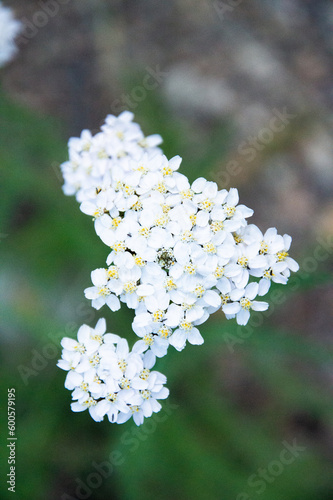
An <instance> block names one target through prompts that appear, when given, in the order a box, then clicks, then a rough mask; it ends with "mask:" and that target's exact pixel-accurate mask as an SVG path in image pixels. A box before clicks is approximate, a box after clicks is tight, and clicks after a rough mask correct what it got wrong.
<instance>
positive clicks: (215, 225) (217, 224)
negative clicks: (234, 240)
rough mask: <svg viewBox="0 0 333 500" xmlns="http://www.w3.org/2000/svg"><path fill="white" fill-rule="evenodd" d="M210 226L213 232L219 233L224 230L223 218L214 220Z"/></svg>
mask: <svg viewBox="0 0 333 500" xmlns="http://www.w3.org/2000/svg"><path fill="white" fill-rule="evenodd" d="M210 228H211V230H212V231H213V233H218V232H219V231H222V229H223V228H224V224H223V222H222V221H221V220H214V221H213V222H212V223H211V225H210Z"/></svg>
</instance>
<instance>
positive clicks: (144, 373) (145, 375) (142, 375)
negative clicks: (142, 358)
mask: <svg viewBox="0 0 333 500" xmlns="http://www.w3.org/2000/svg"><path fill="white" fill-rule="evenodd" d="M149 375H150V370H149V369H148V368H144V369H143V370H142V371H141V372H140V375H139V377H140V378H141V379H142V380H147V379H148V377H149Z"/></svg>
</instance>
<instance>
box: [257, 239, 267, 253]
mask: <svg viewBox="0 0 333 500" xmlns="http://www.w3.org/2000/svg"><path fill="white" fill-rule="evenodd" d="M267 252H268V245H267V243H266V242H265V241H262V242H261V243H260V250H259V253H260V254H261V255H262V254H265V253H267Z"/></svg>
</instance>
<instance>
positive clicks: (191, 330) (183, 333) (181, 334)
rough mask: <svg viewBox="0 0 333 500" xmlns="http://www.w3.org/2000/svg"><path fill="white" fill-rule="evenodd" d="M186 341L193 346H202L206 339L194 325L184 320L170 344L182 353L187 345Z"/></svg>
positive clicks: (171, 338) (170, 339) (172, 336)
mask: <svg viewBox="0 0 333 500" xmlns="http://www.w3.org/2000/svg"><path fill="white" fill-rule="evenodd" d="M186 341H188V342H189V343H190V344H193V345H201V344H203V342H204V339H203V338H202V336H201V334H200V332H199V330H198V329H197V328H196V327H195V326H193V324H192V323H190V322H189V321H186V320H182V321H181V322H180V323H179V328H177V329H176V330H175V331H174V333H173V334H172V335H171V337H170V338H169V343H170V344H171V345H172V346H173V347H174V348H175V349H177V351H182V350H183V349H184V347H185V345H186Z"/></svg>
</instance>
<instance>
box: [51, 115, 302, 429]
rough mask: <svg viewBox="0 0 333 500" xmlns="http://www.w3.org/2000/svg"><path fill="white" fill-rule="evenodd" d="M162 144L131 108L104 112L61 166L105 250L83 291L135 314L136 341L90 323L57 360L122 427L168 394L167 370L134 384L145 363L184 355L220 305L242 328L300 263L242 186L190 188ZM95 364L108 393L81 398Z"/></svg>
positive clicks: (97, 410) (88, 404)
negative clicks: (92, 332)
mask: <svg viewBox="0 0 333 500" xmlns="http://www.w3.org/2000/svg"><path fill="white" fill-rule="evenodd" d="M161 141H162V139H161V137H160V136H159V135H152V136H148V137H145V136H144V134H143V133H142V131H141V129H140V127H139V125H138V124H136V123H134V122H133V114H132V113H130V112H128V111H126V112H123V113H121V114H120V115H119V116H118V117H115V116H113V115H109V116H108V117H107V118H106V121H105V124H104V125H103V126H102V127H101V131H100V132H99V133H97V134H96V135H94V136H92V135H91V133H90V132H89V131H87V130H84V131H83V132H82V134H81V137H80V138H72V139H70V141H69V161H67V162H65V163H64V164H63V165H62V166H61V169H62V173H63V176H64V180H65V184H64V187H63V189H64V192H65V194H68V195H75V196H76V198H77V200H78V201H79V203H80V209H81V211H82V212H83V213H85V214H87V215H88V216H90V217H91V218H92V220H93V222H94V227H95V231H96V234H97V235H98V236H99V238H100V239H101V240H102V242H103V243H104V244H105V245H106V246H107V247H108V256H107V258H106V265H105V267H100V268H98V269H95V270H94V271H92V273H91V280H92V285H93V286H91V287H88V288H87V289H86V290H85V296H86V298H87V299H88V300H91V301H92V302H91V304H92V306H93V307H94V308H96V309H100V308H101V307H103V306H104V305H107V306H108V307H109V308H110V309H111V310H112V311H116V310H118V309H119V308H120V307H121V303H125V304H126V305H127V307H128V308H130V309H133V310H134V320H133V323H132V328H133V331H134V332H135V334H136V335H137V336H138V337H139V340H138V341H137V342H136V343H135V344H134V346H133V349H132V351H131V353H130V352H129V350H128V345H127V342H126V341H124V340H120V339H117V340H116V338H115V337H114V336H113V337H112V342H111V340H110V341H109V340H108V339H111V337H109V336H108V335H110V334H107V335H106V336H105V339H104V340H103V345H99V346H97V344H92V341H91V340H89V339H87V338H86V335H87V328H88V327H84V329H83V330H82V331H81V329H80V331H79V338H78V343H75V344H74V343H73V342H74V341H69V340H68V339H67V340H64V341H63V347H64V352H63V359H62V361H61V362H59V366H60V367H62V368H64V369H68V370H73V373H75V375H68V378H69V381H68V380H67V378H66V383H65V385H66V387H67V388H72V385H73V383H74V379H75V380H77V381H78V382H79V386H75V390H74V393H73V395H74V398H75V399H76V400H77V402H76V403H74V404H72V409H73V410H74V411H81V410H84V409H85V408H89V411H90V414H91V415H92V417H93V418H94V419H95V420H100V419H102V418H103V417H104V415H108V418H109V420H110V421H111V422H116V421H117V422H124V421H126V420H127V419H128V418H130V416H131V415H132V413H133V418H134V420H135V422H136V423H138V422H139V421H140V423H141V420H142V418H143V416H149V414H151V412H153V411H155V410H154V408H155V409H156V408H158V404H157V403H156V401H155V400H156V399H158V397H157V396H156V394H158V395H159V397H160V394H166V391H165V390H163V391H162V392H159V391H160V390H162V389H160V385H161V380H164V378H163V376H161V375H154V376H152V377H151V378H149V381H148V382H149V383H148V385H146V387H145V388H144V389H142V388H138V386H137V382H138V381H139V379H140V376H138V373H139V371H140V370H142V369H143V368H142V366H143V365H142V363H143V364H145V363H146V364H147V366H146V368H149V369H150V368H151V367H152V366H154V364H155V362H156V358H160V357H163V356H165V355H166V354H167V352H168V348H169V345H171V346H173V347H174V348H175V349H176V350H178V351H181V350H182V349H184V348H185V346H186V344H187V342H188V343H190V344H194V345H200V344H202V343H203V342H204V339H203V337H202V335H201V333H200V331H199V328H198V327H199V326H200V325H201V324H202V323H204V322H205V321H206V320H207V319H208V317H209V316H210V315H211V314H212V313H214V312H215V311H217V310H219V309H220V310H221V311H222V312H223V313H224V314H225V317H226V319H231V318H235V319H236V321H237V323H238V324H239V325H245V324H246V323H247V322H248V321H249V318H250V314H251V311H265V310H266V309H267V308H268V303H267V302H263V301H261V300H256V298H257V296H259V297H261V296H263V295H265V294H266V293H267V292H268V290H269V288H270V285H271V282H272V281H273V282H275V283H280V284H286V283H287V281H288V278H289V276H290V271H297V270H298V264H297V263H296V262H295V260H293V259H292V258H291V257H290V256H289V248H290V244H291V238H290V236H288V235H284V236H280V235H278V234H277V230H276V229H275V228H270V229H268V230H267V231H266V232H265V233H264V234H263V233H262V232H261V231H260V230H259V229H258V228H257V226H255V225H254V224H248V222H247V219H248V218H249V217H251V216H252V214H253V210H251V209H250V208H248V207H246V206H245V205H241V204H239V196H238V191H237V189H235V188H231V189H230V190H229V191H228V190H226V189H221V190H220V189H219V188H218V186H217V184H216V183H215V182H211V181H207V180H206V179H204V178H203V177H201V178H199V179H196V180H195V181H194V182H193V183H192V184H190V182H189V181H188V179H187V177H186V176H184V175H182V174H181V173H179V172H178V169H179V167H180V164H181V158H180V157H179V156H175V157H173V158H171V159H168V158H167V157H166V156H165V155H164V154H163V152H162V150H161V149H160V148H159V147H158V146H159V145H160V143H161ZM82 328H83V327H82ZM98 328H100V326H98ZM104 331H105V330H104ZM82 332H83V333H82ZM93 347H94V348H95V350H94V351H93V352H91V349H93ZM81 351H82V352H81ZM120 353H122V354H120ZM119 356H120V358H119ZM119 363H124V364H123V365H122V366H123V368H120V365H119ZM95 367H97V368H95ZM117 367H118V368H117ZM91 370H95V372H96V373H95V372H94V377H95V375H96V374H97V376H98V377H99V378H100V379H101V380H102V382H101V383H102V385H103V384H104V385H103V391H104V392H102V393H100V392H98V391H97V392H95V391H94V390H93V391H91V390H90V389H87V390H86V391H85V392H84V394H83V393H82V390H83V389H82V387H86V385H85V384H88V386H87V387H88V388H89V387H90V385H89V384H90V381H91V376H92V373H93V372H92V371H91ZM96 370H97V371H96ZM121 370H123V371H121ZM70 373H71V372H70ZM101 373H102V374H105V373H107V374H108V375H107V377H109V378H106V379H105V378H103V377H101ZM82 374H84V375H82ZM78 375H79V378H78ZM103 376H104V375H103ZM138 377H139V378H138ZM161 377H162V378H161ZM163 383H164V382H163ZM81 384H83V386H82V387H81ZM136 386H137V387H136ZM80 387H81V388H80ZM125 387H126V390H125ZM73 388H74V386H73ZM94 388H95V389H96V387H95V386H94ZM136 390H138V391H139V392H135V391H136ZM80 391H81V392H80ZM123 391H125V392H123ZM130 391H132V392H130ZM133 391H134V392H133ZM142 391H143V392H142ZM101 394H102V395H101ZM148 395H149V397H148ZM77 396H78V397H77ZM97 396H98V397H97ZM96 398H97V399H96ZM160 399H162V397H160ZM129 408H131V410H129ZM130 411H131V412H132V413H130Z"/></svg>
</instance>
